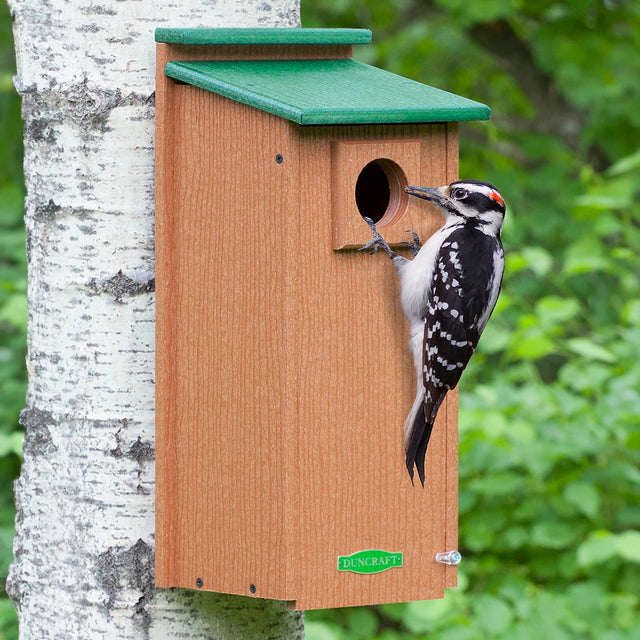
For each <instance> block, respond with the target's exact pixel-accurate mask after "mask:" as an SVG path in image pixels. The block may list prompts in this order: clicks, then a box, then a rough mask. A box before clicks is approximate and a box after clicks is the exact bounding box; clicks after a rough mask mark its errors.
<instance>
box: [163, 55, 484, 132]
mask: <svg viewBox="0 0 640 640" xmlns="http://www.w3.org/2000/svg"><path fill="white" fill-rule="evenodd" d="M165 74H166V75H167V76H169V77H171V78H174V79H176V80H180V81H182V82H186V83H188V84H191V85H194V86H196V87H200V88H201V89H206V90H207V91H212V92H214V93H218V94H220V95H222V96H225V97H227V98H231V99H232V100H237V101H238V102H242V103H243V104H247V105H250V106H252V107H255V108H257V109H261V110H263V111H267V112H268V113H272V114H274V115H277V116H280V117H282V118H286V119H287V120H292V121H293V122H297V123H298V124H301V125H318V124H324V125H330V124H392V123H408V122H456V121H461V120H487V119H488V118H489V117H490V115H491V111H490V109H489V107H487V106H486V105H484V104H481V103H479V102H474V101H473V100H468V99H467V98H462V97H460V96H457V95H454V94H452V93H447V92H446V91H441V90H440V89H435V88H434V87H429V86H427V85H424V84H421V83H419V82H415V81H414V80H409V79H408V78H403V77H402V76H398V75H395V74H393V73H390V72H388V71H383V70H382V69H378V68H376V67H372V66H370V65H367V64H364V63H362V62H358V61H357V60H353V59H342V60H249V61H245V60H241V61H237V60H234V61H212V62H209V61H207V62H168V63H167V65H166V68H165Z"/></svg>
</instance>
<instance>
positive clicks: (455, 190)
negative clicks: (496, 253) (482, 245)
mask: <svg viewBox="0 0 640 640" xmlns="http://www.w3.org/2000/svg"><path fill="white" fill-rule="evenodd" d="M404 190H405V191H406V192H407V193H408V194H409V195H412V196H416V197H418V198H422V199H424V200H428V201H429V202H432V203H433V204H434V205H435V206H436V207H438V209H440V211H442V213H444V215H445V217H446V218H451V217H455V218H462V219H463V220H469V221H471V222H474V223H476V224H478V225H481V226H483V227H487V231H489V230H492V231H495V232H497V233H500V231H502V223H503V222H504V212H505V210H506V206H505V203H504V199H503V197H502V195H501V194H500V192H499V191H498V190H497V189H496V188H495V187H494V186H493V185H492V184H489V183H488V182H479V181H478V180H457V181H456V182H452V183H451V184H450V185H447V186H444V187H438V188H436V189H431V188H429V187H411V186H408V187H405V188H404Z"/></svg>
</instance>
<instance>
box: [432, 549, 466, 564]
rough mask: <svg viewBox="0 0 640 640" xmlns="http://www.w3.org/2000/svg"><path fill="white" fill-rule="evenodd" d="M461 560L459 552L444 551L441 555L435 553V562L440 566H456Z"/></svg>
mask: <svg viewBox="0 0 640 640" xmlns="http://www.w3.org/2000/svg"><path fill="white" fill-rule="evenodd" d="M461 560H462V554H461V553H460V552H459V551H445V552H443V553H436V562H440V563H442V564H450V565H453V566H455V565H457V564H460V561H461Z"/></svg>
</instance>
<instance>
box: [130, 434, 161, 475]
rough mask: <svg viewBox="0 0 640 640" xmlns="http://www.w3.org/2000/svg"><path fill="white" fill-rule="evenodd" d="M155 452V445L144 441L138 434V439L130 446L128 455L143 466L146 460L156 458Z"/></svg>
mask: <svg viewBox="0 0 640 640" xmlns="http://www.w3.org/2000/svg"><path fill="white" fill-rule="evenodd" d="M155 453H156V452H155V449H154V447H153V445H152V444H151V443H150V442H142V439H141V438H140V436H138V439H137V440H136V441H135V442H134V443H133V444H132V445H131V447H130V448H129V451H128V452H127V457H128V458H132V459H133V460H135V461H136V462H137V463H138V464H139V465H140V466H141V467H142V464H143V463H144V462H147V461H148V460H153V459H154V457H155Z"/></svg>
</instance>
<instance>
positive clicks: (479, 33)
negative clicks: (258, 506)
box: [0, 0, 640, 640]
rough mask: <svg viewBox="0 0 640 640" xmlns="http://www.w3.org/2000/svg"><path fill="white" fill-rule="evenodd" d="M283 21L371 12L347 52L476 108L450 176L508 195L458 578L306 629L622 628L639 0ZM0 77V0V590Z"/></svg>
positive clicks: (475, 401)
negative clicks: (503, 256) (370, 39)
mask: <svg viewBox="0 0 640 640" xmlns="http://www.w3.org/2000/svg"><path fill="white" fill-rule="evenodd" d="M302 17H303V25H304V26H307V27H312V26H319V27H341V26H347V27H367V28H370V29H372V31H373V34H374V43H373V44H372V45H371V46H367V47H358V48H356V57H358V58H359V59H361V60H364V61H365V62H369V63H371V64H375V65H377V66H381V67H384V68H386V69H388V70H391V71H394V72H396V73H400V74H402V75H406V76H408V77H411V78H414V79H416V80H420V81H422V82H425V83H426V84H431V85H434V86H437V87H439V88H442V89H446V90H449V91H452V92H454V93H459V94H461V95H464V96H467V97H470V98H473V99H476V100H479V101H481V102H485V103H486V104H489V105H490V106H491V107H492V110H493V117H492V120H491V121H490V122H489V123H476V124H473V123H469V124H463V125H461V129H460V133H461V145H460V150H461V151H460V156H461V162H460V175H461V176H462V177H473V178H477V179H484V180H488V181H490V182H493V183H495V184H496V185H497V186H498V187H499V188H500V190H501V191H502V193H503V195H504V196H505V198H506V199H507V203H508V217H507V221H506V228H505V233H504V243H505V247H506V250H507V274H506V278H505V283H504V289H503V293H502V296H501V300H500V302H499V304H498V307H497V309H496V311H495V313H494V316H493V318H492V320H491V322H490V323H489V326H488V328H487V330H486V332H485V335H484V336H483V338H482V340H481V343H480V348H479V350H478V352H477V353H476V355H475V356H474V359H473V360H472V364H471V365H470V366H469V368H468V370H467V372H466V373H465V375H464V377H463V380H462V385H461V387H462V388H461V391H462V393H461V396H460V397H461V414H460V545H459V547H460V550H461V551H462V553H463V558H464V559H463V563H462V565H460V577H459V587H458V588H457V589H455V590H451V591H449V592H448V593H447V595H446V597H445V598H444V600H436V601H431V602H411V603H405V604H393V605H382V606H379V607H370V608H366V607H361V608H352V609H336V610H327V611H319V612H309V613H308V614H307V623H306V627H307V636H308V638H309V640H345V639H355V640H357V639H363V640H364V639H384V640H409V639H419V640H427V639H428V640H507V639H508V640H640V587H639V585H640V258H639V251H638V248H639V247H640V197H639V196H640V82H639V81H638V79H639V78H640V55H638V51H639V50H640V4H639V3H638V2H636V1H635V0H600V1H598V0H569V1H567V2H562V3H559V2H550V1H541V2H535V3H526V2H523V1H522V0H474V2H467V1H463V0H433V1H429V0H421V1H420V2H418V1H417V0H315V1H314V2H311V1H310V0H303V1H302ZM14 73H15V67H14V60H13V48H12V40H11V21H10V17H9V12H8V10H7V7H6V4H5V3H4V2H3V3H2V4H0V576H2V577H3V578H2V583H1V584H2V585H3V584H4V576H6V572H7V567H8V564H9V562H10V558H11V539H12V535H13V517H14V512H13V502H12V494H11V482H12V479H13V478H15V476H16V474H17V472H18V468H19V451H20V446H21V435H20V431H19V429H18V424H17V416H18V413H19V411H20V409H21V408H22V406H23V405H24V394H25V389H26V373H25V367H24V361H25V346H24V345H25V324H26V293H25V292H26V258H25V250H24V242H25V239H24V228H23V223H22V213H23V212H22V206H23V204H22V203H23V197H24V193H23V186H22V184H23V178H22V168H21V162H22V160H21V136H22V130H21V122H20V105H19V99H18V97H17V96H16V95H15V92H14V91H13V87H12V83H11V76H12V75H13V74H14ZM0 595H2V592H0ZM1 638H9V639H13V638H17V623H16V618H15V613H14V612H13V607H12V605H11V603H10V602H9V600H8V599H7V598H6V597H0V639H1Z"/></svg>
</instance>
